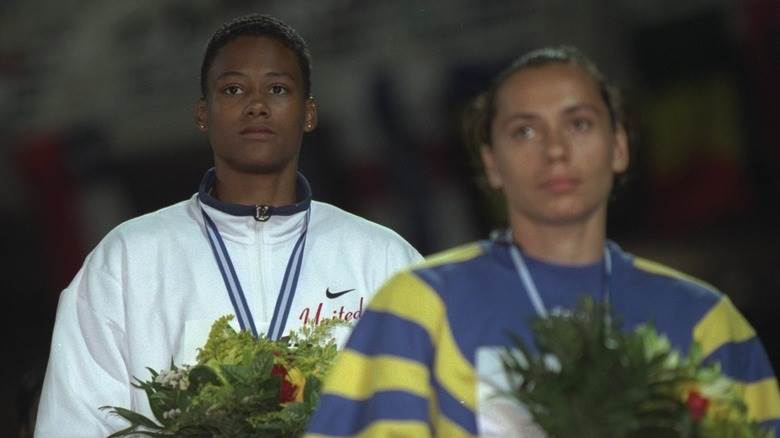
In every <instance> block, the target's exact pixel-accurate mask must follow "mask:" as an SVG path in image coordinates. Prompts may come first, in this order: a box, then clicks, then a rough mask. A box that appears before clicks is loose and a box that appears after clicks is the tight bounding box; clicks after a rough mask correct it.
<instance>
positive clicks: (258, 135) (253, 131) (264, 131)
mask: <svg viewBox="0 0 780 438" xmlns="http://www.w3.org/2000/svg"><path fill="white" fill-rule="evenodd" d="M240 134H241V136H242V137H244V138H248V139H254V140H263V139H266V138H268V137H271V136H273V135H275V134H276V133H275V132H274V131H273V129H271V128H268V127H266V126H249V127H246V128H244V129H242V130H241V132H240Z"/></svg>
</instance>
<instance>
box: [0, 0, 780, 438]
mask: <svg viewBox="0 0 780 438" xmlns="http://www.w3.org/2000/svg"><path fill="white" fill-rule="evenodd" d="M779 5H780V3H778V2H777V1H775V0H745V1H722V0H721V1H717V0H695V1H679V0H658V1H653V2H646V1H642V0H615V1H608V0H588V1H584V0H583V1H577V2H572V1H569V0H531V1H516V0H503V1H490V2H484V1H476V0H450V1H437V2H433V1H431V2H425V1H422V2H420V1H395V2H379V1H361V2H358V1H350V0H318V1H304V0H285V1H281V0H280V1H265V2H263V1H255V2H250V1H237V0H234V1H221V2H216V1H206V0H191V1H187V2H183V1H173V0H166V1H162V0H145V1H133V2H103V1H97V0H84V1H78V2H77V1H67V0H63V1H58V2H54V1H43V0H27V1H20V0H6V1H4V2H1V3H0V121H2V122H0V145H2V148H1V149H0V174H2V175H3V178H2V184H0V209H1V210H0V229H2V234H1V236H2V237H0V250H1V251H2V253H1V254H2V259H0V262H2V263H1V266H2V267H3V271H2V276H1V277H0V278H2V289H0V292H2V298H3V305H2V306H0V308H2V314H0V321H2V324H3V325H2V333H3V341H2V342H0V350H1V351H2V358H3V359H2V362H1V363H2V365H0V379H2V382H4V384H3V385H2V388H3V389H2V392H1V394H2V397H0V435H2V436H13V435H14V434H16V427H17V426H16V424H17V421H18V420H17V418H18V415H19V412H20V411H21V412H22V414H23V415H24V414H25V407H26V406H27V405H28V401H27V398H28V393H29V391H28V389H29V388H35V386H36V384H37V383H39V379H40V377H41V376H42V373H43V367H44V366H45V362H46V357H47V354H48V343H49V339H50V336H51V328H52V324H53V319H54V313H55V310H56V302H57V297H58V294H59V292H60V290H62V288H63V287H65V286H66V285H67V283H68V282H69V281H70V279H71V278H72V276H73V275H74V274H75V272H76V270H77V269H78V268H79V266H80V265H81V263H82V261H83V258H84V256H85V255H86V253H87V252H88V251H89V250H91V249H92V248H93V247H94V245H95V244H96V243H97V242H98V241H99V240H100V238H102V236H103V235H105V233H106V232H107V231H108V230H110V229H111V228H112V227H114V226H115V225H117V224H118V223H120V222H121V221H123V220H125V219H127V218H130V217H133V216H136V215H139V214H142V213H146V212H150V211H153V210H156V209H158V208H161V207H163V206H165V205H168V204H171V203H174V202H176V201H179V200H182V199H184V198H187V197H188V196H190V195H191V194H192V193H193V192H194V191H195V190H196V188H197V184H198V182H199V181H200V177H201V175H202V173H203V171H204V170H205V169H206V168H208V167H209V166H210V160H211V157H210V152H209V150H208V145H207V144H206V142H205V139H204V138H203V137H202V136H201V135H199V134H198V132H197V131H196V129H195V123H194V120H193V105H194V103H195V101H196V99H197V97H198V93H199V92H198V73H199V65H200V61H201V56H202V50H203V47H204V45H205V42H206V40H207V38H208V36H209V35H210V34H211V33H212V32H213V31H214V30H215V29H216V27H217V26H218V25H219V24H220V23H222V22H223V21H225V20H227V19H229V18H232V17H234V16H236V15H240V14H243V13H246V12H253V11H257V12H265V13H269V14H272V15H275V16H277V17H279V18H281V19H282V20H284V21H286V22H288V23H290V24H291V25H293V26H294V27H295V28H296V29H298V30H299V32H300V33H301V34H302V35H303V36H304V38H306V39H307V41H308V42H309V44H310V49H311V51H312V54H313V58H314V63H313V92H314V94H315V96H316V97H317V99H318V103H319V111H320V126H319V128H318V129H317V130H316V131H315V132H314V133H313V134H312V135H309V136H308V137H307V138H306V140H305V142H304V150H303V157H302V167H303V170H304V173H306V175H307V176H308V177H309V179H310V180H311V182H312V186H313V189H314V194H315V198H317V199H319V200H323V201H328V202H332V203H335V204H337V205H339V206H340V207H342V208H344V209H346V210H348V211H351V212H354V213H357V214H360V215H363V216H365V217H367V218H369V219H371V220H374V221H376V222H379V223H382V224H384V225H387V226H389V227H391V228H393V229H395V230H397V231H398V232H399V233H400V234H401V235H403V236H404V237H405V238H406V239H407V240H409V241H410V242H411V243H412V244H413V245H415V246H416V247H417V248H418V249H419V250H420V251H421V252H422V253H423V254H426V255H427V254H430V253H432V252H435V251H439V250H442V249H444V248H447V247H450V246H453V245H456V244H460V243H464V242H467V241H470V240H474V239H478V238H481V237H484V236H486V235H487V233H488V231H489V230H490V229H491V228H493V227H496V226H499V225H500V224H501V216H500V214H499V213H497V210H496V208H495V207H494V206H493V204H491V203H490V202H488V201H486V200H485V198H484V197H483V196H482V193H481V192H480V190H479V189H478V187H477V184H476V180H477V178H476V175H477V174H476V173H475V172H474V165H473V162H472V160H471V157H470V156H469V154H468V153H467V151H466V149H465V148H464V147H463V144H462V143H463V142H462V141H461V140H460V137H459V129H460V128H459V125H460V114H461V111H462V109H463V106H464V104H465V102H466V101H467V99H469V98H471V97H472V96H473V95H474V94H475V93H476V92H477V91H478V90H480V89H481V88H482V87H483V86H484V85H485V84H486V81H487V80H488V79H489V78H490V77H492V75H493V74H494V73H495V72H496V71H497V70H498V69H499V68H500V67H502V66H503V65H505V64H507V63H508V62H509V61H510V60H511V59H513V58H514V57H516V56H517V55H519V54H521V53H523V52H525V51H527V50H529V49H533V48H536V47H539V46H542V45H551V44H562V43H566V44H573V45H576V46H578V47H580V48H581V49H583V50H584V51H585V52H586V53H588V54H589V55H590V56H592V57H593V58H594V60H596V62H597V63H598V64H599V65H600V66H601V67H602V69H603V70H604V71H605V73H606V74H607V76H608V77H610V78H613V79H614V80H615V81H616V82H617V83H618V84H619V85H620V86H621V87H622V88H623V89H624V90H625V92H626V96H627V100H628V103H629V110H630V115H631V121H632V125H633V127H634V128H635V132H636V133H637V134H638V135H637V136H636V138H635V142H634V143H633V147H634V152H635V157H634V162H633V163H632V181H631V183H630V184H629V185H628V186H627V187H626V189H625V190H624V191H623V193H622V194H621V196H620V197H619V198H618V199H617V200H616V201H615V202H614V203H613V205H612V210H611V213H610V231H609V234H610V236H611V237H612V238H613V239H615V240H617V241H618V242H619V243H620V244H621V245H622V246H623V247H624V248H626V249H629V250H631V251H633V252H635V253H637V254H639V255H642V256H644V257H648V258H652V259H655V260H657V261H660V262H663V263H666V264H669V265H671V266H673V267H675V268H678V269H681V270H683V271H686V272H687V273H690V274H692V275H695V276H697V277H699V278H701V279H703V280H705V281H707V282H709V283H712V284H714V285H716V286H717V287H719V288H720V289H722V290H723V291H724V292H725V293H727V294H729V295H730V296H731V297H732V299H733V300H734V302H735V303H736V305H737V307H739V309H740V310H742V312H743V313H744V314H745V315H746V317H747V318H748V320H749V321H750V322H751V323H752V324H753V326H754V327H755V328H756V330H757V331H758V333H759V335H760V336H761V338H762V339H763V341H764V344H765V345H766V347H767V351H768V352H769V355H770V357H771V359H772V361H773V363H774V365H775V368H777V366H778V364H780V338H778V337H777V336H776V333H775V332H776V330H777V327H778V321H777V318H776V309H777V302H778V292H780V275H778V273H777V256H776V249H775V248H776V246H777V244H778V243H780V239H778V235H779V234H780V232H778V228H777V223H778V214H777V213H776V212H775V211H776V210H777V209H776V208H774V207H775V205H774V204H775V203H776V202H777V200H778V199H780V197H779V196H778V194H779V193H778V192H780V176H778V175H779V173H778V171H779V170H780V169H779V167H780V140H779V139H778V134H777V126H778V124H779V123H780V111H779V110H778V99H780V86H779V85H778V80H777V78H778V77H780V71H779V70H780V69H779V68H778V65H780V56H779V55H780V6H779ZM6 431H7V432H6Z"/></svg>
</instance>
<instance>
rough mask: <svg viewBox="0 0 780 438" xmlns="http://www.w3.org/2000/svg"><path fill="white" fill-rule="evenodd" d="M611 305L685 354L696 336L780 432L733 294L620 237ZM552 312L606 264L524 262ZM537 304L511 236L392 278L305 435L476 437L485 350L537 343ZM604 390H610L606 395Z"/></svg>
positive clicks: (776, 400) (778, 401)
mask: <svg viewBox="0 0 780 438" xmlns="http://www.w3.org/2000/svg"><path fill="white" fill-rule="evenodd" d="M608 249H609V251H610V254H611V259H612V274H611V276H610V279H609V280H608V281H609V284H610V291H611V292H610V301H611V304H612V307H613V310H614V311H615V314H616V315H618V316H619V317H620V318H621V320H622V322H623V327H624V328H625V329H629V330H630V329H631V328H633V327H635V326H636V325H637V324H640V323H645V322H652V323H653V324H654V326H655V327H656V329H657V330H658V331H659V332H660V333H663V334H665V335H666V336H667V337H668V338H669V340H670V342H671V343H672V345H673V346H674V347H675V348H677V349H678V350H679V351H681V352H687V351H688V348H689V347H690V345H691V343H692V342H693V341H696V342H698V343H699V344H700V346H701V347H702V350H703V354H704V356H705V361H718V362H720V364H721V367H722V370H723V372H724V373H725V374H727V375H729V376H731V377H732V378H734V379H735V380H737V381H738V382H739V383H740V389H741V391H742V392H743V395H744V397H745V399H746V400H747V403H748V405H749V410H750V415H751V416H752V418H754V419H757V420H759V421H762V422H765V424H766V425H767V426H768V427H773V428H774V430H775V434H776V435H778V436H780V435H779V434H780V393H779V392H778V385H777V380H776V379H775V377H774V373H773V371H772V367H771V365H770V363H769V361H768V359H767V356H766V353H765V351H764V349H763V347H762V345H761V342H760V341H759V339H758V338H757V337H756V335H755V332H754V331H753V329H752V328H751V327H750V325H749V324H748V322H747V321H746V320H745V319H744V318H743V317H742V315H740V313H739V312H738V311H737V310H736V309H735V307H734V306H733V304H732V303H731V301H730V300H729V299H728V298H727V297H726V296H725V295H723V294H721V293H719V292H717V291H716V290H714V289H713V288H712V287H710V286H708V285H706V284H704V283H702V282H699V281H697V280H695V279H693V278H691V277H688V276H686V275H684V274H681V273H679V272H677V271H674V270H672V269H669V268H667V267H664V266H662V265H658V264H655V263H653V262H650V261H647V260H643V259H640V258H636V257H634V256H632V255H631V254H628V253H626V252H624V251H623V250H621V249H620V248H619V247H618V246H617V245H615V244H614V243H611V242H610V243H609V244H608ZM527 264H528V268H529V270H530V272H531V275H532V276H533V279H534V282H535V283H536V285H537V288H538V290H539V293H540V294H541V295H542V297H543V299H544V301H545V303H546V305H547V307H548V308H550V309H553V308H557V307H560V308H571V307H572V306H574V304H575V303H576V301H577V299H578V298H579V297H580V296H581V295H582V294H583V293H587V294H591V295H593V296H595V297H598V295H599V294H600V293H601V290H602V283H603V281H604V280H603V278H604V277H603V266H602V265H601V264H596V265H590V266H582V267H570V266H561V265H553V264H549V263H544V262H541V261H536V260H533V259H527ZM535 316H536V314H535V311H534V308H533V306H532V304H531V302H530V301H529V298H528V295H527V293H526V292H525V290H524V288H523V284H522V282H521V281H520V279H519V277H518V274H517V272H516V271H515V267H514V265H513V263H512V260H511V258H510V255H509V251H508V246H507V244H506V243H502V242H499V241H492V240H491V241H483V242H479V243H474V244H470V245H466V246H463V247H460V248H456V249H453V250H450V251H447V252H445V253H443V254H441V255H439V256H435V257H432V258H429V259H428V260H427V261H426V262H424V263H423V264H421V265H418V266H415V267H413V268H412V269H411V270H409V271H405V272H402V273H400V274H398V275H396V276H395V277H394V278H392V279H391V280H389V281H388V282H387V283H386V284H385V285H384V286H383V287H382V289H381V290H380V291H379V293H378V294H377V295H376V296H375V297H374V299H373V300H372V301H371V303H370V305H369V307H368V310H367V311H366V313H365V314H364V315H363V317H362V318H361V320H360V322H359V324H358V325H357V326H356V328H355V330H354V331H353V333H352V335H351V337H350V339H349V341H348V343H347V345H346V348H345V349H344V351H343V352H342V353H341V354H340V356H339V358H338V360H337V362H336V364H335V365H334V369H333V370H332V373H331V375H330V377H329V378H328V379H327V381H326V383H325V387H324V391H323V396H322V399H321V403H320V407H319V409H318V410H317V412H316V413H315V414H314V417H313V418H312V421H311V423H310V425H309V432H308V435H307V436H308V437H311V438H315V437H334V436H360V437H401V436H404V437H405V436H415V437H417V436H419V437H427V436H437V437H452V438H457V437H469V436H475V435H477V434H478V430H477V420H476V415H475V412H476V409H477V396H476V387H477V373H476V370H475V367H476V365H475V360H476V358H475V356H476V352H477V350H478V349H479V348H482V347H486V346H509V345H511V342H510V340H509V339H508V338H507V333H508V332H514V333H516V334H519V335H520V336H522V337H523V338H524V339H525V340H526V341H527V342H528V341H530V340H531V333H530V328H529V326H528V324H527V323H528V322H529V321H530V320H531V319H532V318H533V317H535ZM605 396H606V395H605Z"/></svg>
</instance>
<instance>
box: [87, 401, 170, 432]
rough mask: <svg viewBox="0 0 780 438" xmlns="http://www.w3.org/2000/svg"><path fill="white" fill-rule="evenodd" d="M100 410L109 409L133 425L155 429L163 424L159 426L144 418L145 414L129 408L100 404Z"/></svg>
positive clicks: (161, 427) (159, 428)
mask: <svg viewBox="0 0 780 438" xmlns="http://www.w3.org/2000/svg"><path fill="white" fill-rule="evenodd" d="M100 409H101V410H109V411H110V413H112V414H116V415H119V416H120V417H122V418H124V419H125V420H127V421H129V422H130V423H131V424H133V425H137V426H144V427H146V428H149V429H157V430H162V429H163V426H160V425H159V424H157V423H155V422H154V421H152V420H150V419H148V418H146V417H145V416H143V415H141V414H138V413H136V412H133V411H131V410H129V409H125V408H120V407H116V406H101V407H100Z"/></svg>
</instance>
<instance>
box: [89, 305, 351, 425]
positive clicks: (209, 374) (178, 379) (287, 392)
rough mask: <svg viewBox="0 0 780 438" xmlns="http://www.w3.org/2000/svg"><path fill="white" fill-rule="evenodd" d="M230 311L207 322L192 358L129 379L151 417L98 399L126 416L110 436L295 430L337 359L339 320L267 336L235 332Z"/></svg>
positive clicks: (305, 415)
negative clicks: (335, 331)
mask: <svg viewBox="0 0 780 438" xmlns="http://www.w3.org/2000/svg"><path fill="white" fill-rule="evenodd" d="M232 318H233V317H232V316H225V317H222V318H220V319H218V320H217V321H216V322H215V323H214V325H213V326H212V328H211V332H210V334H209V337H208V341H207V342H206V345H205V346H204V347H203V348H202V349H200V352H199V354H198V358H197V363H196V364H195V365H193V366H189V365H184V366H176V365H175V364H173V363H171V367H170V369H168V370H162V371H159V372H158V371H155V370H153V369H149V372H150V373H151V379H150V380H146V381H142V380H140V379H138V378H136V380H137V383H134V386H136V387H137V388H140V389H143V390H144V391H145V392H146V396H147V398H148V400H149V405H150V406H151V409H152V412H153V414H154V420H152V419H150V418H148V417H145V416H143V415H141V414H139V413H137V412H134V411H131V410H128V409H124V408H121V407H116V406H103V407H102V408H101V409H104V410H108V411H109V412H111V413H113V414H116V415H119V416H121V417H123V418H124V419H126V420H127V421H128V422H130V426H129V427H128V428H126V429H123V430H121V431H119V432H116V433H114V434H112V435H110V436H109V438H112V437H124V436H130V435H134V436H139V435H142V436H149V437H173V436H175V437H204V438H205V437H250V436H263V437H296V436H300V435H302V434H303V432H304V430H305V428H306V424H307V422H308V419H309V416H310V415H311V413H312V412H313V411H314V408H315V407H316V405H317V401H318V399H319V391H320V384H321V380H322V378H323V377H324V375H325V373H326V372H327V370H328V368H329V367H330V366H331V364H332V363H333V361H334V360H335V358H336V353H337V351H336V343H335V340H334V339H333V338H331V336H330V331H331V329H332V328H333V327H334V326H336V325H340V324H344V323H343V322H340V321H338V320H326V321H324V322H321V323H320V324H319V325H317V326H315V327H304V328H302V329H300V330H299V331H297V332H292V333H291V334H290V336H289V337H286V338H282V339H280V340H279V341H271V340H268V339H266V338H265V337H258V338H255V337H253V336H252V335H251V334H250V333H248V332H245V331H241V332H236V331H235V330H234V329H233V328H232V327H231V326H230V324H229V321H230V319H232ZM155 420H156V421H155Z"/></svg>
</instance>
